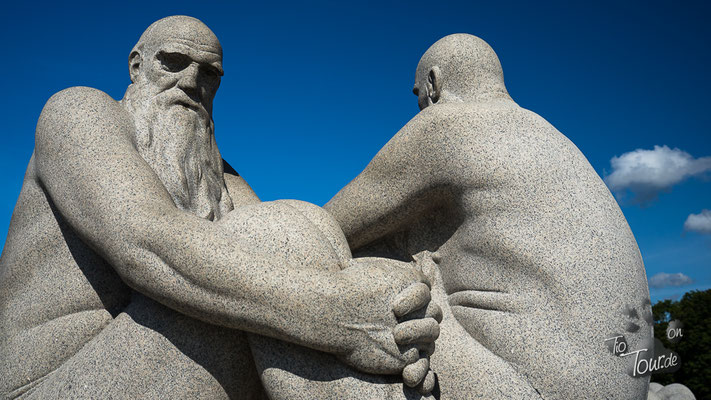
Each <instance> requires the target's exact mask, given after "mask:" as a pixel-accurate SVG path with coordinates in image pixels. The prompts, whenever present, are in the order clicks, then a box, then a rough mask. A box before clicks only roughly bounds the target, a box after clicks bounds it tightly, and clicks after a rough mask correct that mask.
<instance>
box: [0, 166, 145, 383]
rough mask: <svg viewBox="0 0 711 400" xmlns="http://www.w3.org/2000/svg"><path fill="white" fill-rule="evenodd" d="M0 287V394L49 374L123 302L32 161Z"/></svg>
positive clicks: (124, 295) (0, 268)
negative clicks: (53, 200) (41, 181)
mask: <svg viewBox="0 0 711 400" xmlns="http://www.w3.org/2000/svg"><path fill="white" fill-rule="evenodd" d="M0 287H1V288H2V290H0V326H1V327H2V328H1V329H0V335H1V336H0V339H2V340H1V341H0V343H2V348H0V354H1V355H2V357H0V360H2V364H1V366H0V371H2V372H4V373H2V376H4V377H6V378H5V379H3V380H2V383H1V385H2V386H1V389H2V390H1V391H2V392H6V391H11V390H14V389H17V388H18V387H20V386H22V385H25V384H27V383H30V382H32V381H34V380H36V379H38V378H40V377H42V376H44V375H46V374H47V373H49V372H51V371H52V370H54V369H55V368H57V367H58V366H59V365H60V364H61V363H62V362H64V361H65V360H66V359H68V358H69V357H71V356H72V355H73V354H74V353H76V352H77V351H78V350H79V349H80V348H81V347H82V346H83V345H84V344H85V343H86V342H88V341H89V340H90V339H91V338H92V337H94V336H95V335H96V334H97V333H98V332H99V331H101V329H102V328H104V327H105V326H106V325H108V324H109V323H110V322H111V321H112V314H113V316H116V315H117V314H118V312H120V310H121V309H122V308H123V307H125V306H126V305H127V304H128V302H129V301H130V296H131V291H130V289H129V288H128V287H127V286H126V285H125V284H124V283H123V282H122V281H121V278H120V277H119V276H118V275H117V274H116V273H115V272H114V270H113V269H112V268H111V266H109V265H108V264H107V263H106V262H105V261H104V260H103V259H102V258H101V257H99V256H98V255H97V254H96V253H95V252H94V251H93V250H91V249H90V248H88V247H87V246H86V245H85V244H84V243H83V242H82V241H81V239H80V238H79V237H77V235H76V233H75V232H74V231H73V230H72V229H71V227H69V225H68V224H67V223H66V221H64V219H63V218H62V217H61V215H60V214H59V212H58V211H57V210H56V208H55V207H54V205H53V204H52V203H51V200H50V199H49V198H48V197H47V195H46V193H45V192H44V190H43V189H42V188H41V186H40V184H39V182H38V181H37V178H36V176H35V168H34V157H33V158H32V159H31V160H30V164H29V167H28V170H27V173H26V176H25V181H24V184H23V187H22V191H21V193H20V197H19V199H18V203H17V206H16V208H15V211H14V213H13V216H12V220H11V223H10V230H9V233H8V237H7V242H6V244H5V248H4V250H3V254H2V259H1V260H0ZM15 371H23V374H22V376H18V375H17V374H16V373H15Z"/></svg>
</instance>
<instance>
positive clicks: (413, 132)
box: [324, 34, 652, 399]
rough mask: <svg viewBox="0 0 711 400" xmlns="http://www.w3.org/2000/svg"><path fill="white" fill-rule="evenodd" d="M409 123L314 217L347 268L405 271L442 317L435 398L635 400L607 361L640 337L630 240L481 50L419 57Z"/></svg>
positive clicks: (463, 43) (638, 389) (453, 41)
mask: <svg viewBox="0 0 711 400" xmlns="http://www.w3.org/2000/svg"><path fill="white" fill-rule="evenodd" d="M413 92H414V94H415V95H416V96H417V98H418V104H419V107H420V110H421V112H419V113H418V114H417V115H416V116H415V117H414V118H412V119H411V120H410V121H409V122H408V123H407V124H406V125H405V126H404V127H403V128H402V129H401V130H400V131H399V132H397V134H395V135H394V137H393V138H392V139H391V140H390V141H389V142H388V143H387V144H386V145H385V146H384V147H383V148H382V149H381V150H380V151H379V152H378V153H377V155H375V157H374V158H373V159H372V161H371V162H370V164H368V166H367V167H366V168H365V170H363V172H361V173H360V174H359V175H358V176H357V177H356V178H355V179H353V180H352V181H351V182H350V183H349V184H348V185H347V186H346V187H344V188H343V189H342V190H341V191H340V192H339V193H338V194H337V195H336V196H335V197H334V198H333V199H332V200H331V201H330V202H328V203H327V204H326V205H325V206H324V208H326V209H327V210H328V211H329V212H330V213H331V214H332V215H333V216H334V217H335V218H336V220H337V221H338V223H339V225H340V226H341V228H342V229H343V232H344V233H345V236H346V238H347V239H348V243H349V245H350V247H351V249H352V250H353V252H354V254H355V255H356V256H365V255H368V256H379V257H390V258H393V259H400V260H404V261H412V260H414V261H416V262H417V263H418V264H419V265H421V267H422V268H423V271H425V273H426V274H427V275H428V277H429V279H430V280H431V282H432V299H433V301H435V302H436V303H437V304H438V305H439V306H440V307H441V309H442V310H443V314H444V319H443V320H442V323H441V325H440V336H439V338H438V339H437V341H436V344H435V351H434V354H433V355H432V357H431V359H430V360H431V361H430V362H431V368H432V370H433V371H434V372H435V374H436V376H437V378H438V394H439V395H440V396H441V398H442V399H474V398H481V399H509V398H515V399H524V398H525V399H603V398H605V399H611V398H615V399H640V398H644V397H645V396H646V395H647V387H648V383H649V378H648V377H632V376H631V375H630V374H628V373H627V372H628V368H629V367H630V362H631V361H632V358H633V357H632V358H630V357H623V356H620V355H619V354H614V353H613V352H610V351H609V350H608V348H607V347H606V340H607V339H608V338H610V337H613V336H617V335H620V336H623V335H624V337H625V339H626V344H627V345H628V346H629V347H630V348H632V349H635V348H639V347H638V346H641V345H644V344H646V343H648V342H649V341H650V339H651V337H652V329H651V322H652V318H651V304H650V302H649V289H648V286H647V281H646V275H645V270H644V266H643V262H642V257H641V255H640V252H639V249H638V247H637V243H636V241H635V239H634V236H633V235H632V232H631V230H630V228H629V226H628V224H627V221H626V219H625V217H624V215H623V214H622V212H621V210H620V208H619V206H618V204H617V203H616V201H615V199H614V198H613V196H612V195H611V193H610V191H609V190H608V189H607V187H606V186H605V184H604V183H603V181H602V180H601V179H600V177H599V176H598V174H597V173H596V172H595V170H594V169H593V168H592V166H591V165H590V164H589V163H588V161H587V160H586V158H585V157H584V156H583V154H582V153H581V152H580V151H579V150H578V148H577V147H576V146H575V145H574V144H573V143H572V142H571V141H570V140H569V139H568V138H566V137H565V136H564V135H563V134H561V133H560V132H559V131H558V130H557V129H555V128H554V127H553V126H552V125H551V124H550V123H548V122H547V121H546V120H545V119H543V118H542V117H540V116H539V115H537V114H535V113H533V112H531V111H528V110H526V109H524V108H522V107H519V106H518V105H517V104H516V103H515V102H514V101H513V100H512V98H511V97H510V95H509V93H508V91H507V89H506V87H505V85H504V79H503V72H502V68H501V64H500V62H499V59H498V57H497V55H496V54H495V52H494V51H493V50H492V48H491V47H490V46H489V45H488V44H487V43H485V42H484V41H483V40H481V39H479V38H477V37H475V36H472V35H467V34H455V35H450V36H447V37H444V38H443V39H440V40H439V41H437V42H436V43H435V44H434V45H432V46H431V47H430V48H429V49H428V50H427V51H426V52H425V54H424V55H423V56H422V58H421V60H420V62H419V65H418V66H417V69H416V73H415V85H414V90H413Z"/></svg>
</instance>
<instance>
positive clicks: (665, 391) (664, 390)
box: [647, 382, 696, 400]
mask: <svg viewBox="0 0 711 400" xmlns="http://www.w3.org/2000/svg"><path fill="white" fill-rule="evenodd" d="M647 400H696V396H694V394H693V393H691V390H689V388H688V387H686V386H684V385H682V384H681V383H672V384H669V385H666V386H663V385H660V384H658V383H656V382H652V383H650V384H649V395H648V396H647Z"/></svg>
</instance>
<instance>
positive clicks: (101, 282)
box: [0, 157, 261, 398]
mask: <svg viewBox="0 0 711 400" xmlns="http://www.w3.org/2000/svg"><path fill="white" fill-rule="evenodd" d="M234 179H235V178H234V177H231V178H230V179H228V180H227V181H228V186H229V182H232V181H234ZM240 189H241V188H240ZM235 192H239V196H238V198H236V199H235V200H236V201H235V202H236V203H237V204H236V205H237V206H239V205H240V203H243V202H244V203H253V202H254V201H258V199H256V197H254V196H253V194H252V193H251V191H250V192H249V193H247V194H244V193H243V192H244V190H237V189H236V190H235ZM117 329H118V330H123V331H130V332H131V333H132V334H133V335H134V338H137V339H136V340H139V338H140V341H141V342H142V343H140V344H139V345H140V346H141V348H142V349H143V350H144V351H145V353H146V354H150V353H151V352H156V353H161V354H174V357H175V359H173V360H172V361H170V362H171V366H172V367H174V368H176V369H178V370H182V371H183V372H182V373H181V378H180V379H183V380H185V381H186V382H193V385H197V383H199V385H202V387H201V388H193V389H196V390H197V389H200V390H202V392H203V393H221V395H219V397H235V396H247V397H251V396H258V395H259V393H260V392H261V386H260V385H259V383H258V382H259V378H258V376H257V375H256V369H255V368H254V365H253V364H254V363H253V360H252V357H251V353H250V351H249V345H248V343H247V339H246V336H245V334H244V333H242V332H239V331H234V330H231V329H227V328H222V327H218V326H215V325H210V324H206V323H204V322H201V321H198V320H195V319H192V318H189V317H186V316H184V315H182V314H180V313H178V312H176V311H173V310H171V309H169V308H167V307H165V306H163V305H161V304H159V303H157V302H155V301H153V300H151V299H149V298H147V297H145V296H142V295H140V294H138V293H136V292H134V291H133V290H132V289H131V288H130V287H128V286H127V285H126V284H125V283H124V282H123V281H122V280H121V277H120V276H119V275H118V274H117V273H116V272H115V270H114V269H113V268H112V266H111V265H109V264H108V263H107V262H106V261H105V260H104V259H103V258H102V257H101V256H100V255H98V254H97V253H96V252H95V251H94V250H92V249H91V248H90V247H88V246H87V245H86V244H85V243H84V242H83V241H82V240H81V238H80V237H79V236H78V235H77V234H76V232H75V231H74V230H73V229H72V228H71V226H70V225H69V224H68V223H67V221H65V219H64V218H63V217H62V215H61V213H60V212H59V210H57V209H56V207H55V206H54V204H53V203H52V200H51V199H50V198H49V196H48V195H47V193H46V192H45V191H44V190H43V188H42V186H41V183H40V182H39V181H38V179H37V177H36V175H35V168H34V157H33V159H31V161H30V163H29V166H28V170H27V173H26V176H25V180H24V184H23V187H22V191H21V193H20V197H19V199H18V202H17V206H16V209H15V211H14V213H13V217H12V221H11V224H10V230H9V233H8V237H7V242H6V244H5V248H4V250H3V254H2V258H1V259H0V376H3V379H1V380H0V394H1V396H0V397H3V398H4V396H6V395H7V396H10V397H14V396H17V395H21V394H23V393H25V392H27V391H29V390H31V389H32V387H34V386H35V385H36V384H37V383H38V382H41V381H42V380H43V379H46V377H47V376H49V375H50V374H53V373H54V371H56V370H57V369H58V368H59V367H60V366H61V365H62V364H64V363H65V362H67V360H69V359H70V358H72V357H73V356H75V355H76V354H77V353H78V352H79V351H80V350H81V349H82V348H83V347H85V345H87V343H89V342H91V341H92V339H94V338H96V337H97V336H98V335H99V334H100V333H102V331H108V332H113V331H115V330H117ZM197 338H199V339H200V340H196V339H197ZM101 340H103V339H101ZM124 354H125V355H127V356H128V357H131V356H136V355H135V354H134V355H131V354H130V351H128V350H127V351H126V352H125V353H124ZM136 357H137V356H136ZM143 362H144V361H143V360H142V359H141V358H140V357H137V358H135V359H134V360H133V361H131V363H130V364H131V365H132V366H133V367H134V368H139V369H140V368H142V367H141V365H142V364H143ZM131 374H132V373H131V371H123V373H122V374H121V376H124V377H127V378H130V375H131ZM141 374H142V375H143V377H144V378H146V379H151V378H150V374H146V373H145V372H142V373H141ZM116 376H117V377H118V376H119V374H118V373H117V374H116ZM196 382H197V383H196ZM136 386H138V385H136ZM176 386H177V387H180V385H176ZM124 389H125V392H126V394H127V396H128V395H129V394H130V393H131V386H130V385H126V387H125V388H124ZM135 394H137V395H140V393H135ZM176 395H177V394H176Z"/></svg>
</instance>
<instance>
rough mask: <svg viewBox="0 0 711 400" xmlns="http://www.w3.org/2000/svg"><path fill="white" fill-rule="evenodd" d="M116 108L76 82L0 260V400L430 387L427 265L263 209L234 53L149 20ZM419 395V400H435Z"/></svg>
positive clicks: (38, 154)
mask: <svg viewBox="0 0 711 400" xmlns="http://www.w3.org/2000/svg"><path fill="white" fill-rule="evenodd" d="M129 73H130V77H131V82H132V83H131V85H130V86H129V87H128V89H127V91H126V95H125V97H124V98H123V99H122V100H121V101H120V102H117V101H115V100H113V99H112V98H110V97H109V96H108V95H106V94H105V93H103V92H101V91H99V90H96V89H91V88H86V87H74V88H70V89H66V90H63V91H61V92H59V93H57V94H55V95H54V96H52V98H51V99H49V101H48V102H47V104H46V105H45V107H44V109H43V111H42V114H41V116H40V118H39V122H38V124H37V130H36V138H35V151H34V154H33V156H32V158H31V160H30V162H29V165H28V168H27V173H26V175H25V180H24V183H23V187H22V191H21V193H20V197H19V199H18V202H17V206H16V207H15V211H14V213H13V216H12V220H11V224H10V229H9V232H8V236H7V241H6V243H5V247H4V249H3V253H2V257H1V258H0V398H24V399H56V398H63V399H70V398H71V399H78V398H93V399H104V398H107V399H108V398H112V399H136V398H154V399H196V398H205V399H221V398H235V399H259V398H265V397H267V396H269V397H270V398H273V399H279V398H289V399H298V398H305V399H306V398H308V399H315V398H318V399H327V398H344V399H345V398H401V399H402V398H408V399H409V398H422V397H431V396H429V395H427V393H429V392H430V391H431V390H432V389H433V388H434V383H435V381H434V375H433V373H432V372H431V371H430V370H429V359H428V356H429V355H430V354H431V352H432V347H433V345H432V344H433V342H434V340H435V339H436V338H437V336H438V334H439V325H438V321H440V320H441V310H440V309H439V308H438V307H437V306H436V305H435V304H434V303H431V302H430V288H429V286H428V284H426V283H425V282H426V278H425V276H424V275H423V273H422V272H421V271H420V270H418V269H417V268H418V266H417V265H416V264H415V263H412V262H410V263H407V262H401V261H396V260H389V259H377V258H368V259H362V258H361V259H357V260H354V259H352V258H351V253H350V250H349V248H348V245H347V242H346V239H345V237H344V235H343V232H342V231H341V229H340V227H339V226H338V224H337V223H336V221H335V220H334V219H333V217H332V216H331V215H330V214H328V213H327V212H325V211H324V210H323V209H321V208H320V207H317V206H314V205H311V204H308V203H303V202H297V201H278V202H269V203H261V202H260V201H259V199H258V198H257V196H256V195H255V194H254V192H252V190H251V188H250V187H249V186H248V185H247V183H246V182H245V181H244V180H243V179H242V178H241V177H240V176H239V175H238V174H237V173H236V172H235V171H234V170H233V169H232V168H231V167H229V165H227V164H226V163H225V162H224V161H223V160H222V158H221V156H220V152H219V150H218V149H217V146H216V142H215V138H214V134H213V132H214V124H213V121H212V100H213V98H214V96H215V93H216V91H217V89H218V87H219V84H220V80H221V76H222V75H223V69H222V48H221V46H220V43H219V41H218V40H217V38H216V37H215V35H214V34H213V33H212V32H211V31H210V29H209V28H208V27H207V26H205V25H204V24H203V23H202V22H200V21H198V20H196V19H194V18H190V17H184V16H177V17H169V18H165V19H162V20H160V21H158V22H156V23H154V24H153V25H151V26H150V27H149V28H148V29H147V30H146V32H145V33H144V34H143V35H142V36H141V38H140V39H139V41H138V43H137V44H136V46H135V47H134V49H133V50H132V51H131V53H130V55H129ZM421 393H425V394H424V395H423V394H421Z"/></svg>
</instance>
